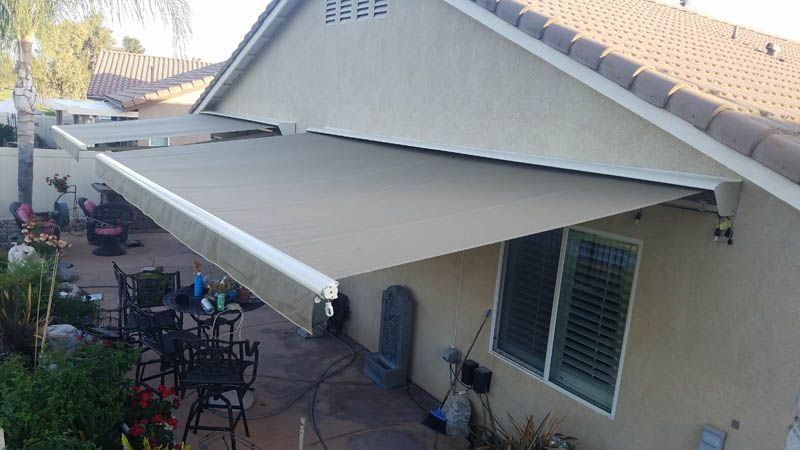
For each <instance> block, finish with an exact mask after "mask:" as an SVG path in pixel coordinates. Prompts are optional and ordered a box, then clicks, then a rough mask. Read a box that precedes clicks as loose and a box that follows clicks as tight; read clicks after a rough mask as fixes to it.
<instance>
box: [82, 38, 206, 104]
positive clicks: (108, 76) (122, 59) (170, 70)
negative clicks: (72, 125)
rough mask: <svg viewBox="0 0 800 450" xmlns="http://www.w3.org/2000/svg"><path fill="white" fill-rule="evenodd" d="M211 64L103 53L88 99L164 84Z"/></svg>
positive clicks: (160, 57) (99, 98) (99, 56)
mask: <svg viewBox="0 0 800 450" xmlns="http://www.w3.org/2000/svg"><path fill="white" fill-rule="evenodd" d="M209 64H211V63H208V62H205V61H199V60H193V59H178V58H166V57H162V56H149V55H140V54H137V53H126V52H117V51H109V50H103V51H101V52H100V54H99V55H98V56H97V61H96V62H95V65H94V70H93V71H92V78H91V79H90V80H89V88H88V89H87V90H86V97H88V98H92V99H97V100H101V99H103V97H104V96H105V95H107V94H112V93H114V92H119V91H121V90H123V89H127V88H130V87H133V86H139V85H142V84H145V83H151V82H153V81H157V80H161V79H163V78H167V77H170V76H172V75H177V74H179V73H183V72H187V71H190V70H194V69H199V68H201V67H205V66H208V65H209Z"/></svg>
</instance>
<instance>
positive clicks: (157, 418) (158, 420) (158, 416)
mask: <svg viewBox="0 0 800 450" xmlns="http://www.w3.org/2000/svg"><path fill="white" fill-rule="evenodd" d="M163 421H164V418H163V417H161V414H156V415H154V416H153V417H151V418H150V423H161V422H163Z"/></svg>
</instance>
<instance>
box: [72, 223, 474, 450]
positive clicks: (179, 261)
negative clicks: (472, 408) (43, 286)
mask: <svg viewBox="0 0 800 450" xmlns="http://www.w3.org/2000/svg"><path fill="white" fill-rule="evenodd" d="M65 237H66V238H67V239H69V240H70V243H71V244H72V247H71V248H70V249H69V250H68V251H67V254H66V255H65V260H67V261H69V262H71V263H73V264H74V266H75V269H76V270H77V271H78V273H79V275H80V279H79V280H78V281H77V284H78V285H79V286H81V287H82V288H84V290H86V291H88V292H90V293H98V292H102V293H103V294H104V300H103V301H104V303H105V304H106V305H107V306H115V304H116V291H115V283H114V276H113V271H112V269H111V261H116V262H117V264H119V265H120V267H121V268H122V269H123V270H124V271H126V272H128V273H132V272H137V271H139V270H141V268H142V267H147V266H164V270H166V271H176V270H179V271H181V279H182V283H183V284H184V285H186V284H189V280H190V275H191V266H192V261H194V260H195V259H198V256H197V255H196V254H195V253H194V252H192V251H191V250H190V249H188V248H187V247H185V246H184V245H183V244H181V243H180V242H179V241H177V240H176V239H175V238H173V237H172V236H171V235H170V234H168V233H142V234H138V235H136V236H132V237H131V238H132V239H139V240H140V241H141V242H142V244H143V246H142V247H136V248H130V249H128V253H127V254H126V255H123V256H117V257H100V256H94V255H92V254H91V250H92V247H91V246H89V245H88V243H87V242H86V238H85V237H84V238H78V237H71V236H65ZM199 259H202V258H199ZM203 267H204V272H212V275H213V274H214V272H215V271H214V270H212V267H214V266H213V265H211V264H209V263H204V265H203ZM220 273H221V272H220V271H219V270H216V274H220ZM217 277H218V276H217ZM376 301H377V300H376ZM189 322H191V320H189ZM242 333H243V338H245V339H251V340H258V341H260V342H261V346H260V349H259V350H260V360H259V368H258V378H257V380H256V382H255V392H254V395H255V402H254V404H253V406H252V407H251V408H250V409H249V410H248V411H247V415H248V423H249V425H250V432H251V437H250V438H244V428H243V427H242V426H241V424H240V425H239V427H238V428H237V434H239V435H240V436H241V437H242V440H239V441H238V444H237V445H238V448H239V449H264V450H271V449H280V450H284V449H297V448H298V446H299V439H300V422H301V417H306V427H305V438H304V443H305V445H304V448H306V449H322V448H328V449H330V450H343V449H347V450H372V449H380V450H426V449H466V448H468V445H467V443H466V441H465V440H463V439H455V438H450V437H447V436H438V438H437V436H436V434H435V433H434V432H433V431H431V430H430V429H428V428H426V427H424V426H422V425H421V424H420V421H421V420H422V418H423V417H424V414H425V412H424V411H425V410H427V409H430V408H432V407H435V406H436V403H437V402H436V400H435V399H434V398H432V397H431V396H430V395H428V394H427V393H425V392H424V391H422V390H421V389H419V388H418V387H416V386H414V385H410V386H409V387H408V388H397V389H390V390H383V389H381V388H379V387H377V386H375V385H374V384H373V383H372V382H371V381H369V380H368V379H367V378H366V377H365V376H364V375H363V374H362V372H361V367H362V358H363V355H364V354H365V349H364V348H363V347H361V346H360V345H358V344H357V343H356V342H354V341H352V340H349V339H348V338H347V337H344V336H343V337H342V340H343V341H344V342H346V343H347V344H349V345H350V346H351V347H352V349H353V351H355V354H356V356H355V360H354V361H353V363H352V364H350V365H349V366H347V367H346V368H345V369H344V370H342V371H341V372H339V373H337V374H336V375H334V376H332V377H331V378H329V379H327V380H326V381H324V382H323V383H322V384H321V385H320V387H319V390H318V393H317V399H316V417H317V423H318V426H319V430H320V433H321V434H322V437H323V440H324V445H323V444H322V443H320V442H319V439H318V437H317V435H316V433H315V431H314V426H313V424H312V420H311V400H312V395H313V392H314V389H313V385H314V380H316V379H317V378H318V377H320V375H322V373H323V372H324V371H325V369H326V368H327V367H328V366H329V365H330V364H331V363H332V362H333V361H335V360H337V359H339V358H342V357H343V356H349V355H350V349H349V348H348V347H347V346H346V345H345V344H344V343H343V342H340V341H337V340H335V339H333V338H332V337H330V336H322V337H319V338H313V339H304V338H302V337H300V336H299V335H298V334H297V333H296V332H295V327H294V326H293V325H292V324H291V323H290V322H288V321H287V320H286V319H284V318H283V317H281V316H280V315H279V314H277V313H276V312H275V311H274V310H272V309H271V308H269V307H264V308H260V309H258V310H255V311H252V312H250V313H248V314H247V315H246V316H245V318H244V323H243V331H242ZM347 360H349V358H347V359H345V360H344V361H343V362H341V363H340V364H339V365H337V366H336V367H340V366H341V365H344V364H345V363H346V362H347ZM295 398H297V400H296V401H294V402H293V403H291V401H292V400H293V399H295ZM192 399H193V398H192V397H190V396H187V398H186V399H185V400H184V402H183V404H182V406H181V408H180V409H179V411H178V413H177V416H178V420H179V421H180V425H179V430H178V432H179V434H178V436H180V433H182V432H183V424H184V422H183V419H184V418H185V416H186V414H188V409H189V404H190V403H191V401H192ZM226 421H227V420H226V419H223V418H221V417H217V416H214V415H213V414H211V413H208V412H206V413H204V414H203V416H202V423H205V424H223V423H224V422H226ZM187 441H188V443H189V444H190V445H191V448H192V449H193V450H205V449H208V450H216V449H226V448H229V447H228V446H227V445H226V443H225V442H222V441H221V440H220V436H219V435H216V436H214V435H211V436H210V435H208V434H204V433H198V434H196V435H192V434H190V435H189V438H188V440H187ZM248 442H250V443H251V444H250V445H248V444H247V443H248ZM325 446H327V447H325Z"/></svg>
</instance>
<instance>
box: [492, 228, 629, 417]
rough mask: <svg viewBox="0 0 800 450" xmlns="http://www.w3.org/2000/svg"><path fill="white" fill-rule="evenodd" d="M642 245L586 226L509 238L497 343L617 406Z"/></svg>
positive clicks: (561, 381) (591, 398) (552, 378)
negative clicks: (601, 233)
mask: <svg viewBox="0 0 800 450" xmlns="http://www.w3.org/2000/svg"><path fill="white" fill-rule="evenodd" d="M562 236H563V238H562ZM564 240H565V242H562V241H564ZM562 247H563V251H562ZM639 247H640V245H639V244H637V243H634V242H630V241H628V240H625V239H622V238H612V237H607V236H605V235H600V234H596V233H592V232H590V231H584V230H578V229H568V230H567V231H566V232H564V233H563V234H562V231H561V230H558V231H550V232H546V233H541V234H537V235H532V236H526V237H524V238H520V239H515V240H513V241H510V242H508V243H507V245H506V252H505V260H504V268H503V278H502V286H501V290H500V297H499V299H498V309H499V312H498V314H499V316H498V321H497V324H496V326H497V329H496V330H495V343H494V350H495V351H496V352H497V353H498V354H500V355H502V356H505V357H507V358H509V359H511V360H512V361H513V362H515V363H517V364H519V365H521V366H523V367H525V368H528V369H530V370H531V371H532V372H534V373H535V374H537V375H539V376H541V377H543V378H544V379H545V380H546V381H547V382H549V383H552V384H553V385H556V386H558V387H559V388H561V389H563V390H565V391H567V392H569V393H571V394H574V395H575V396H577V397H579V398H581V399H583V400H584V401H586V402H588V403H590V404H591V405H594V406H595V407H597V408H599V409H601V410H603V411H606V412H609V413H610V412H612V410H613V405H614V400H615V394H616V388H617V381H618V380H617V379H618V374H619V372H620V368H621V362H622V353H623V343H624V339H625V330H626V326H627V322H628V312H629V310H630V302H631V295H632V291H633V286H634V277H635V275H636V265H637V260H638V255H639ZM559 267H560V276H561V278H560V280H561V281H560V286H556V285H557V284H558V281H557V277H558V275H559ZM557 287H558V289H557ZM553 308H555V309H556V311H555V314H551V313H552V312H553ZM551 317H553V320H551ZM551 335H552V336H553V338H552V340H550V339H549V336H551ZM548 356H549V358H548ZM548 360H549V361H550V363H549V364H550V365H549V367H546V362H547V361H548Z"/></svg>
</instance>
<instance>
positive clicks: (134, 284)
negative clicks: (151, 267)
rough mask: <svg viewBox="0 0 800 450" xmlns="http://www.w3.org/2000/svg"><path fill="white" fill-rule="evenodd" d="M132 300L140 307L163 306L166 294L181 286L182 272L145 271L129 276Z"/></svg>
mask: <svg viewBox="0 0 800 450" xmlns="http://www.w3.org/2000/svg"><path fill="white" fill-rule="evenodd" d="M128 279H129V280H130V282H131V290H132V292H131V300H132V301H133V302H134V303H135V304H136V305H137V306H139V307H140V308H154V307H158V306H163V304H164V303H163V301H164V296H165V295H167V294H169V293H170V292H175V291H177V290H178V288H179V287H180V279H181V278H180V272H171V273H162V272H153V271H143V272H139V273H135V274H132V275H129V276H128Z"/></svg>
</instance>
